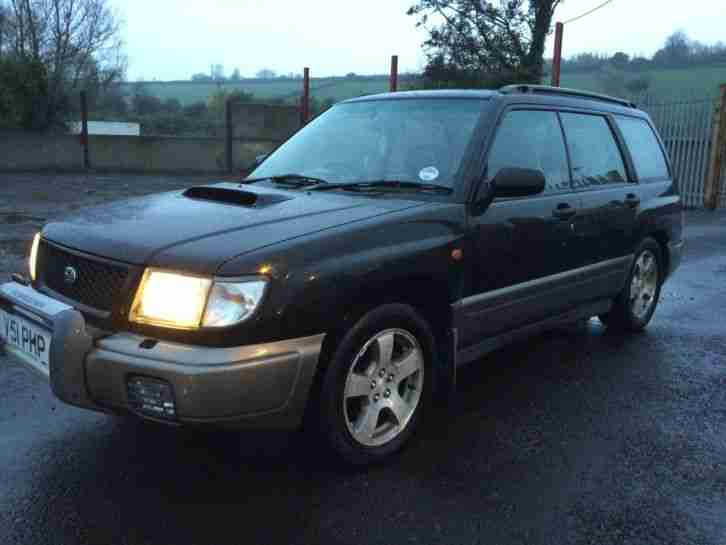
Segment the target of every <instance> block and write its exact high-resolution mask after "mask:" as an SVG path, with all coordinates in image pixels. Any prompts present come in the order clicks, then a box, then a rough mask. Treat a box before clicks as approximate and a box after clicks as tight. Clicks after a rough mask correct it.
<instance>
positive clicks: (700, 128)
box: [638, 97, 726, 208]
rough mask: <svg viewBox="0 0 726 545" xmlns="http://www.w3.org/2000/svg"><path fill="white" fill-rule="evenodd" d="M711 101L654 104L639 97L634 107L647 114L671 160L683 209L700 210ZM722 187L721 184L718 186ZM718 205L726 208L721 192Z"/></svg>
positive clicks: (708, 149)
mask: <svg viewBox="0 0 726 545" xmlns="http://www.w3.org/2000/svg"><path fill="white" fill-rule="evenodd" d="M717 105H718V102H717V100H716V99H715V98H694V99H682V100H678V101H673V102H655V101H651V100H648V97H645V99H643V98H641V99H640V101H639V102H638V106H639V107H640V108H641V109H643V110H645V111H646V112H648V114H649V115H650V117H651V118H652V119H653V123H655V126H656V127H657V128H658V132H660V135H661V138H663V142H664V143H665V146H666V149H667V150H668V155H669V156H670V158H671V163H672V165H673V170H674V174H675V178H676V180H677V181H678V186H679V188H680V190H681V196H682V198H683V202H684V204H685V206H687V207H690V208H702V207H703V198H704V186H705V181H706V176H707V174H708V165H709V159H710V154H711V136H712V131H713V118H714V111H715V108H716V107H717ZM725 175H726V174H725ZM721 187H722V188H723V187H724V185H723V184H721ZM719 202H720V206H726V193H724V192H723V191H722V194H721V196H720V201H719Z"/></svg>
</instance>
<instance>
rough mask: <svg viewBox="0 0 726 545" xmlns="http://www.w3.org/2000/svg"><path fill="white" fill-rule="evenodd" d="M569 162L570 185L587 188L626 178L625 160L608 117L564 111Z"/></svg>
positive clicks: (625, 179) (563, 117) (622, 180)
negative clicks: (570, 169)
mask: <svg viewBox="0 0 726 545" xmlns="http://www.w3.org/2000/svg"><path fill="white" fill-rule="evenodd" d="M560 115H561V117H562V125H563V126H564V128H565V134H566V135H567V145H568V146H569V148H570V160H571V161H572V184H573V186H574V187H575V188H588V187H594V186H601V185H607V184H620V183H623V182H626V181H627V177H626V174H625V162H624V161H623V156H622V155H621V153H620V149H619V148H618V144H617V142H616V141H615V136H614V135H613V131H612V130H611V129H610V125H609V124H608V122H607V119H605V118H604V117H602V116H600V115H588V114H572V113H563V114H560Z"/></svg>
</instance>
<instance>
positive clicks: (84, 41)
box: [0, 0, 126, 125]
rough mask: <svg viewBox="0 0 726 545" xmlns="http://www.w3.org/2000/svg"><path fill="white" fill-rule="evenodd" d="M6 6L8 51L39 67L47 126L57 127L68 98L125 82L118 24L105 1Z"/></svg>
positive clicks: (19, 0) (24, 0)
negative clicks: (93, 88)
mask: <svg viewBox="0 0 726 545" xmlns="http://www.w3.org/2000/svg"><path fill="white" fill-rule="evenodd" d="M0 1H2V0H0ZM6 6H7V7H8V12H9V14H8V17H7V20H6V24H5V27H6V33H5V39H6V41H7V44H6V48H7V49H8V50H9V51H10V52H11V53H12V54H14V56H15V57H16V58H17V59H19V60H20V61H25V62H28V63H32V64H34V65H38V66H42V67H43V72H44V77H45V79H46V81H45V85H46V87H47V113H46V117H47V125H53V124H56V123H57V122H58V121H59V119H58V115H59V113H60V112H61V111H62V110H63V109H64V104H66V103H67V99H68V95H69V93H72V92H75V91H78V90H79V89H81V88H83V87H87V86H94V87H95V88H98V87H99V86H100V87H101V88H104V87H106V86H107V85H109V84H110V83H112V82H114V81H117V80H119V79H121V78H122V77H123V74H124V71H125V67H126V60H125V57H124V56H123V53H122V42H121V37H120V29H121V26H122V21H121V18H120V17H119V15H118V14H117V13H116V12H115V11H114V10H113V9H112V8H111V7H110V6H109V2H108V0H9V2H8V3H7V4H6Z"/></svg>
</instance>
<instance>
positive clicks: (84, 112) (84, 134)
mask: <svg viewBox="0 0 726 545" xmlns="http://www.w3.org/2000/svg"><path fill="white" fill-rule="evenodd" d="M81 146H83V168H89V167H90V163H91V162H90V160H89V158H88V97H87V95H86V92H85V91H81Z"/></svg>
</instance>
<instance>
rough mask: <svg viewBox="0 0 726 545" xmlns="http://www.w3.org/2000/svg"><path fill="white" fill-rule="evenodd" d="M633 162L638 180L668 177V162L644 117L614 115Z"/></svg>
mask: <svg viewBox="0 0 726 545" xmlns="http://www.w3.org/2000/svg"><path fill="white" fill-rule="evenodd" d="M615 119H616V120H617V123H618V127H620V132H622V133H623V137H624V138H625V143H626V144H627V145H628V149H629V150H630V155H631V156H632V158H633V162H634V163H635V172H636V173H637V174H638V179H639V180H653V179H663V178H668V176H669V174H668V163H666V160H665V157H664V156H663V150H662V149H661V147H660V144H658V139H657V138H656V137H655V133H654V132H653V129H652V128H651V126H650V125H649V124H648V122H647V121H646V120H645V119H636V118H632V117H619V116H618V117H616V118H615Z"/></svg>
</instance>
